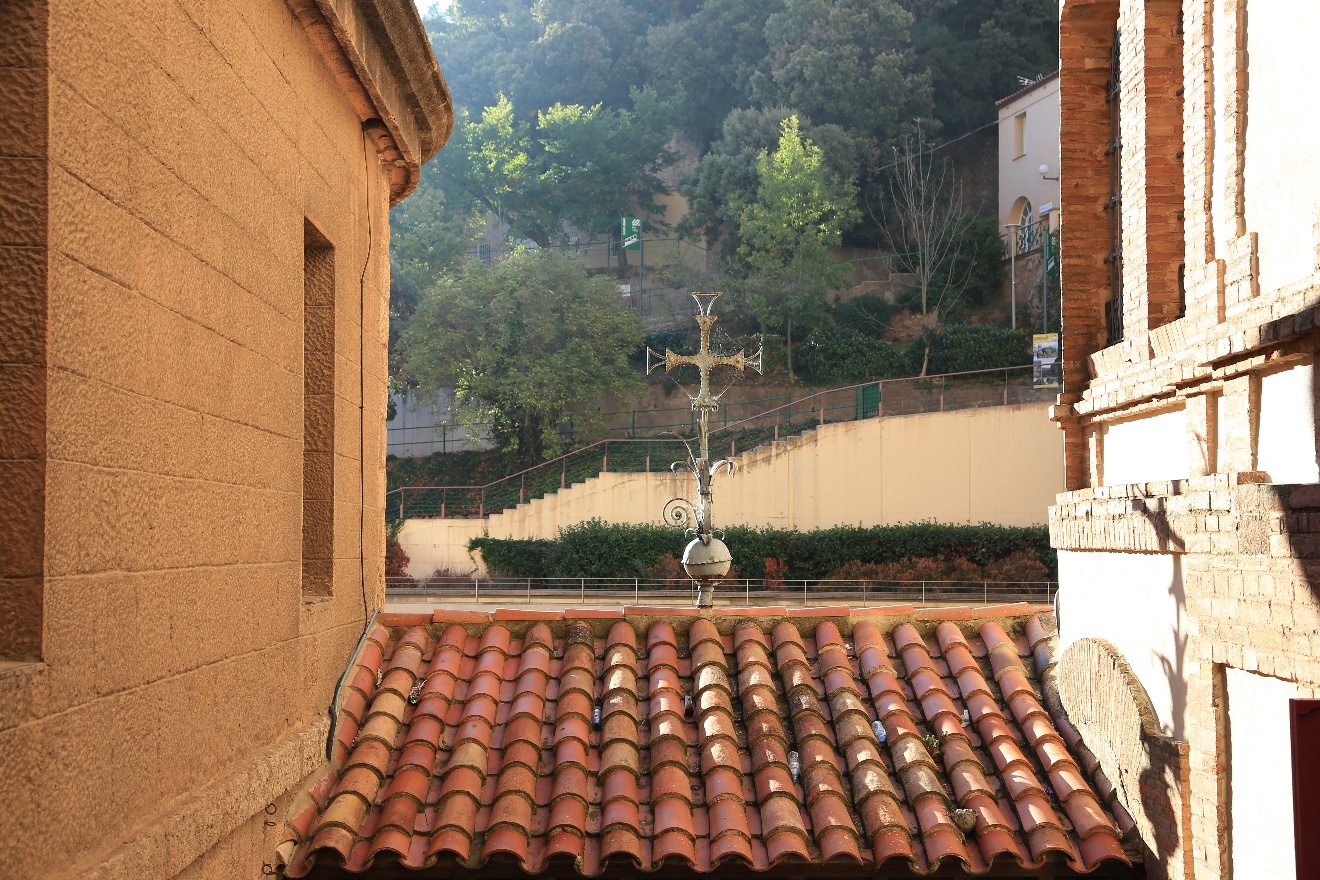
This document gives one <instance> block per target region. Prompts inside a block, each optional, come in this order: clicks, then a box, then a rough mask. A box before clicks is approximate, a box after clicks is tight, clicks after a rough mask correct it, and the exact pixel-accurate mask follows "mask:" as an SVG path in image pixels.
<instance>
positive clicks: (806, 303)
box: [738, 116, 857, 381]
mask: <svg viewBox="0 0 1320 880" xmlns="http://www.w3.org/2000/svg"><path fill="white" fill-rule="evenodd" d="M756 175H757V178H758V179H759V181H760V183H759V186H758V188H757V192H756V199H755V200H754V201H752V202H749V203H747V204H745V205H741V206H740V208H739V211H738V219H739V225H740V233H741V237H742V240H743V245H742V247H741V248H740V249H739V256H740V257H741V259H742V260H743V261H744V262H745V265H746V268H747V270H748V273H747V288H746V290H747V299H748V302H749V304H750V305H751V307H752V311H753V312H754V313H755V314H756V317H757V319H758V320H759V321H760V322H761V324H762V326H763V327H765V328H773V329H778V328H779V327H783V328H784V352H785V357H786V358H787V362H788V376H789V380H790V381H791V380H793V379H794V375H793V325H794V323H797V324H798V325H799V326H802V325H804V324H810V323H814V322H817V321H819V320H820V319H821V318H823V317H825V316H826V314H827V309H828V293H829V291H831V290H834V289H837V288H839V287H841V286H842V285H843V284H844V282H845V281H846V280H847V278H848V276H849V275H851V267H850V266H849V265H848V264H846V263H842V264H841V263H833V262H831V261H830V251H831V249H832V248H835V247H837V246H838V244H839V241H840V239H841V237H842V234H843V230H844V229H846V228H847V227H848V226H849V225H851V224H852V223H853V222H854V221H855V219H856V216H857V210H856V208H855V207H854V206H853V199H854V196H855V190H854V188H853V186H852V184H850V183H847V182H844V181H840V180H839V179H838V178H837V177H836V176H835V175H833V174H831V173H830V171H829V169H828V168H826V167H825V165H824V162H823V160H822V157H821V150H820V148H819V147H817V146H816V145H815V144H813V143H811V141H809V140H804V139H803V138H802V134H801V132H800V131H799V130H798V120H797V117H796V116H790V117H789V118H788V119H786V120H785V121H784V124H783V129H782V134H781V136H780V138H779V146H778V147H777V148H776V149H775V151H774V152H773V153H771V152H768V151H767V152H764V153H762V154H761V155H760V157H758V159H757V162H756Z"/></svg>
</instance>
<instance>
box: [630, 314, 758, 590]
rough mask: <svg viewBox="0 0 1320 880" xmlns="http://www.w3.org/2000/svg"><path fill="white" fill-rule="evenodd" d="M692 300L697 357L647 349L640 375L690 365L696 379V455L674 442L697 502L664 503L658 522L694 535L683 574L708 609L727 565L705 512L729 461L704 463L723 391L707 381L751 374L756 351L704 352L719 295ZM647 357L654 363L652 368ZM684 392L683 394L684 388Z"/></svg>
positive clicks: (725, 553) (725, 554) (724, 550)
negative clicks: (727, 371) (722, 374)
mask: <svg viewBox="0 0 1320 880" xmlns="http://www.w3.org/2000/svg"><path fill="white" fill-rule="evenodd" d="M692 298H693V299H694V300H696V302H697V314H696V315H695V316H694V317H695V318H696V319H697V324H698V325H699V326H700V327H701V346H700V347H699V348H698V349H697V353H696V354H694V355H690V356H689V355H679V354H675V353H674V352H672V351H670V350H669V349H665V356H664V358H663V359H661V357H660V355H658V354H656V353H655V352H654V351H651V349H650V348H649V347H648V348H647V349H646V372H647V373H648V374H649V373H651V372H652V371H654V370H655V369H657V368H658V367H660V366H663V367H664V368H665V372H666V373H667V372H669V371H670V370H673V369H674V368H676V367H688V366H690V367H696V368H697V372H698V374H699V377H700V380H701V384H700V387H699V388H698V391H697V393H696V394H695V395H693V394H692V393H690V392H688V397H689V398H690V399H691V401H692V411H693V412H694V413H696V416H697V451H695V452H694V451H693V449H692V446H691V444H689V443H688V441H687V440H686V439H685V438H683V437H679V439H680V440H683V445H684V446H686V447H687V452H688V461H687V466H688V468H689V469H690V470H691V471H692V473H693V475H694V476H696V478H697V501H696V503H695V504H694V503H692V502H691V501H689V500H688V499H686V498H673V499H670V500H669V501H668V502H667V503H666V504H665V507H664V518H665V520H666V521H667V522H671V523H674V524H675V525H680V526H687V529H686V531H687V532H688V534H692V535H695V536H696V537H694V538H693V540H692V542H691V543H690V544H688V546H687V549H686V550H684V551H683V570H684V571H686V572H687V573H688V575H689V576H690V577H691V578H692V579H693V580H694V581H696V582H697V584H698V585H699V589H698V592H697V604H698V605H710V604H711V603H712V599H713V593H714V589H715V584H717V583H719V581H720V580H721V579H722V578H723V577H724V575H726V574H728V571H729V565H730V564H731V563H732V561H733V558H732V556H731V555H730V553H729V548H728V547H726V546H725V545H724V542H723V541H721V540H720V539H719V538H716V537H715V535H714V531H713V529H712V528H711V512H712V509H713V506H714V502H713V499H712V495H711V478H712V477H714V476H715V472H716V471H718V470H719V469H720V468H722V467H724V468H727V470H728V472H729V473H733V462H732V461H727V460H723V459H722V460H720V461H717V462H714V463H712V462H711V460H710V432H709V426H708V424H707V419H708V418H709V416H710V415H711V413H713V412H715V411H716V410H718V409H719V399H720V397H721V396H722V395H723V394H724V392H723V391H721V392H720V393H719V394H712V393H711V390H710V376H711V372H712V371H713V370H715V368H716V367H732V368H734V369H736V370H737V371H738V372H739V373H741V372H742V371H743V370H744V369H752V370H756V372H758V373H760V372H761V354H762V350H761V349H758V350H757V352H756V354H754V355H751V356H744V355H743V353H742V352H741V351H740V352H738V353H737V354H735V355H718V354H715V353H714V352H713V351H711V348H710V333H711V329H712V328H713V327H714V326H715V322H716V321H718V320H719V318H718V316H716V315H712V314H711V307H712V306H713V305H714V304H715V300H717V299H719V298H720V294H718V293H706V292H694V293H693V294H692ZM652 358H654V359H655V362H654V363H652V360H651V359H652ZM680 387H681V386H680ZM684 391H685V392H686V391H687V389H684ZM667 433H668V432H667ZM674 436H678V435H677V434H675V435H674ZM681 464H682V462H677V461H676V462H674V463H673V464H672V465H671V466H670V469H671V470H676V469H677V468H678V467H679V466H680V465H681Z"/></svg>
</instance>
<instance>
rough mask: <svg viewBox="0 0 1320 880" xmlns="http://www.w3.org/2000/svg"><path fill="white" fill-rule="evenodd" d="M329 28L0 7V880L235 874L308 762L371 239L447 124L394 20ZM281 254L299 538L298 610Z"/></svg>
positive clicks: (362, 526)
mask: <svg viewBox="0 0 1320 880" xmlns="http://www.w3.org/2000/svg"><path fill="white" fill-rule="evenodd" d="M293 5H298V4H293ZM361 5H363V4H360V3H352V2H345V3H339V4H326V7H327V8H328V9H331V12H329V13H327V14H339V15H347V16H349V17H352V18H354V21H353V25H354V27H353V29H352V31H351V32H350V31H349V30H347V29H344V28H341V29H340V31H335V30H334V29H333V28H331V27H330V25H329V24H328V23H327V22H326V21H325V20H320V23H319V26H318V27H319V30H318V28H317V27H312V25H314V24H315V22H311V24H309V21H311V17H313V16H314V15H319V14H320V13H317V12H315V9H316V5H315V4H303V6H304V8H302V9H301V10H300V11H298V12H297V13H295V11H294V10H293V9H291V8H290V6H289V5H286V4H284V3H282V2H278V0H243V2H235V3H214V2H209V0H206V2H202V0H167V2H163V3H156V4H151V7H150V10H149V11H147V10H144V8H143V7H142V5H141V4H133V3H125V2H113V0H112V2H104V3H63V4H47V3H44V2H20V3H18V4H17V5H15V4H8V5H7V6H6V8H5V12H4V15H3V17H4V20H5V21H4V26H3V27H0V47H3V49H4V50H5V51H4V52H3V57H4V61H2V62H0V65H2V66H0V96H2V97H3V99H4V100H2V101H0V121H2V122H3V123H4V124H3V125H0V284H3V285H4V287H3V291H0V323H3V325H4V327H5V328H6V329H5V331H4V332H0V481H3V483H4V484H5V487H6V489H5V491H4V492H3V493H0V495H2V496H3V500H0V796H3V799H4V800H5V801H6V802H7V803H9V804H11V805H17V807H16V808H15V809H10V810H7V811H5V814H4V816H3V817H0V866H3V867H2V868H0V874H3V875H5V876H7V877H8V876H14V877H25V878H42V877H54V876H61V877H64V876H79V877H105V878H110V877H125V878H128V877H132V878H134V880H138V878H147V877H170V876H174V875H176V874H177V873H179V872H181V871H185V870H189V871H191V874H189V876H216V877H221V876H224V877H238V876H249V877H255V876H259V875H260V873H261V866H262V860H260V859H259V858H257V857H256V855H255V854H256V853H257V852H258V851H260V850H262V849H265V850H266V851H268V852H272V851H273V846H274V842H273V841H266V840H265V838H264V833H265V832H264V829H265V825H264V824H263V820H264V818H265V813H264V810H265V809H266V807H267V805H268V804H271V803H274V802H277V801H279V800H280V799H281V798H282V797H283V795H284V793H285V792H286V791H287V790H288V789H290V788H291V787H293V786H295V785H296V784H297V783H298V782H299V781H300V780H301V779H302V777H303V776H304V775H305V774H307V773H308V772H310V771H312V770H313V769H314V768H315V767H316V766H317V764H318V763H319V762H320V761H321V760H322V759H323V757H324V754H325V752H324V749H325V741H326V728H327V722H326V719H327V717H328V715H327V707H328V705H329V703H330V702H331V699H332V695H333V693H334V689H335V684H336V681H337V679H338V676H339V674H340V672H341V671H342V669H343V667H344V664H345V662H346V658H348V657H349V656H350V653H351V650H352V648H353V646H354V644H355V643H356V641H357V639H358V637H359V636H360V634H361V633H362V631H363V628H364V625H365V622H366V619H367V617H368V616H369V614H370V613H371V610H372V609H373V608H376V607H379V606H380V604H381V602H382V599H383V591H384V566H383V560H384V529H383V510H382V506H383V499H384V455H385V449H384V445H385V432H384V422H385V405H386V393H385V388H386V338H387V322H388V315H387V298H388V286H389V282H388V271H389V270H388V234H389V226H388V210H389V206H390V204H391V201H393V200H396V199H397V198H401V197H402V196H403V195H405V194H406V192H407V191H408V189H409V188H410V186H409V180H410V179H411V180H412V181H413V182H415V172H416V171H417V167H418V166H419V165H420V162H421V161H424V160H425V159H426V158H429V156H430V155H431V154H433V153H434V152H435V150H436V149H437V148H438V146H439V144H440V143H442V142H443V139H444V137H445V136H446V135H447V125H448V123H449V122H450V121H451V120H450V119H449V118H448V117H447V116H446V115H445V114H447V113H448V105H447V94H446V95H444V98H445V101H446V103H443V104H437V103H436V94H438V93H437V92H436V89H438V90H439V91H440V92H443V90H444V83H443V80H442V79H441V78H440V74H439V70H438V68H437V67H436V65H435V61H434V58H433V57H432V56H431V54H430V49H429V46H428V44H427V42H426V38H425V34H424V32H423V31H422V28H421V25H420V21H419V20H418V19H417V12H416V10H415V8H414V7H413V5H412V4H411V3H410V2H405V0H383V2H374V3H372V4H371V9H372V12H371V15H372V16H375V17H374V18H372V19H371V20H370V21H366V20H362V19H360V16H361V15H362V14H363V12H362V10H361V9H360V8H358V7H359V6H361ZM341 24H342V22H341ZM309 28H310V30H309ZM409 28H411V30H409ZM336 33H338V34H339V35H340V36H339V37H337V36H336ZM401 34H402V35H403V36H404V37H410V39H411V42H409V41H408V40H404V39H401V38H400V35H401ZM318 35H319V36H318ZM314 37H317V38H316V39H314ZM340 37H342V38H343V39H345V40H350V39H352V40H357V41H358V42H357V43H356V44H354V45H353V46H351V47H350V48H351V49H352V51H347V50H345V51H343V52H342V57H341V56H333V57H331V56H330V55H329V54H328V53H330V52H331V50H333V49H335V47H336V46H337V45H338V43H337V42H336V41H337V40H338V39H340ZM391 40H394V41H395V42H394V43H393V45H391V42H390V41H391ZM387 50H388V51H387ZM423 54H424V56H425V58H424V59H423ZM328 59H329V60H328ZM419 59H421V60H419ZM357 62H363V63H364V65H365V64H366V63H368V62H369V63H370V65H372V70H373V72H374V75H375V76H376V77H377V82H376V83H375V86H377V87H378V89H377V92H376V94H377V98H376V100H377V101H378V102H379V104H380V106H379V107H375V106H373V105H371V104H370V103H363V101H364V100H365V95H366V91H365V90H364V89H363V87H362V85H361V83H360V82H359V83H358V84H357V91H356V92H354V91H353V90H352V89H349V88H347V85H348V84H351V82H355V80H353V77H354V76H355V72H356V71H358V67H357V66H356V63H357ZM364 69H365V68H364ZM427 83H429V85H427ZM423 86H426V88H429V89H430V90H431V91H430V92H427V91H426V88H423ZM382 96H383V97H382ZM423 102H429V103H425V104H424V103H423ZM364 108H365V109H366V110H367V111H370V112H371V113H373V114H378V115H379V117H383V119H382V118H377V116H372V118H366V117H364V112H363V111H364ZM381 108H383V109H381ZM428 126H429V128H428ZM400 132H403V133H405V134H408V135H409V136H410V137H412V138H413V140H412V141H410V142H406V143H402V142H401V136H400V134H399V133H400ZM410 175H411V177H410ZM308 223H310V224H311V225H313V226H314V227H315V228H316V229H317V230H320V231H321V232H322V233H323V234H324V237H325V239H326V241H327V242H328V243H329V244H331V245H333V259H334V265H333V267H327V268H333V272H332V273H328V272H327V273H324V274H326V275H328V277H331V278H332V283H331V285H330V287H329V288H327V291H326V292H327V294H328V295H329V296H330V297H332V299H333V309H332V314H333V320H334V326H333V327H332V328H323V329H325V331H326V332H324V333H322V334H321V335H320V338H322V339H329V340H332V343H331V346H330V348H329V349H325V347H324V346H323V347H322V348H323V349H324V350H321V351H318V350H317V345H316V344H314V345H313V346H312V348H311V350H312V353H313V355H314V356H315V355H320V356H321V357H322V359H323V360H326V359H330V360H332V361H333V366H332V367H331V368H327V369H325V370H323V371H321V372H322V374H323V375H326V376H330V377H332V382H331V383H329V384H328V385H327V387H325V388H323V389H322V388H318V389H317V391H318V392H321V391H324V393H325V394H326V395H328V396H331V397H333V399H334V406H333V407H330V408H328V411H329V412H333V417H332V418H331V419H330V420H329V421H328V422H327V423H326V424H325V425H324V426H323V427H324V429H325V432H326V433H328V435H329V436H331V437H333V446H332V449H333V454H332V456H330V459H329V460H327V461H325V462H322V464H324V465H325V467H324V468H322V469H321V470H322V471H324V473H319V472H318V473H319V476H318V479H317V481H316V482H317V484H318V485H319V486H333V492H332V494H330V495H329V496H327V497H326V498H325V499H323V500H324V501H325V502H326V504H327V505H331V506H333V517H332V519H333V530H332V533H331V534H330V535H328V536H327V537H328V540H327V541H326V542H325V543H324V547H323V548H320V549H324V552H325V554H326V563H327V564H326V566H325V574H326V579H325V581H324V583H323V584H321V585H320V586H318V588H317V589H313V590H310V591H306V592H305V591H304V590H303V589H302V581H303V552H302V551H303V540H302V523H303V510H304V501H303V499H304V485H303V479H304V467H303V464H304V454H303V452H304V431H303V424H304V415H305V412H304V374H305V369H306V365H307V363H308V358H307V352H308V346H307V342H308V340H307V339H306V338H305V334H304V289H303V280H304V278H303V276H304V228H305V224H308ZM327 311H331V310H329V309H327ZM11 329H12V330H13V331H14V332H10V331H11ZM312 341H313V343H316V340H312ZM313 360H314V358H313ZM327 446H328V444H327ZM331 476H332V477H333V479H331ZM57 829H58V831H57ZM213 852H215V853H226V854H229V855H225V856H224V858H229V857H230V855H233V857H234V859H236V860H237V861H234V862H232V863H224V862H217V864H216V865H214V866H212V865H208V858H209V856H208V853H213ZM234 854H241V857H240V855H234ZM239 863H241V869H240V870H230V869H229V868H228V867H226V865H227V864H228V865H229V866H230V867H232V866H233V865H234V864H239Z"/></svg>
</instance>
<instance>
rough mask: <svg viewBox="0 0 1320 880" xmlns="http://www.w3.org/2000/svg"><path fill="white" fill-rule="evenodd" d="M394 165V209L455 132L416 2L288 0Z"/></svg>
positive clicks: (389, 163)
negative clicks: (423, 166) (422, 170)
mask: <svg viewBox="0 0 1320 880" xmlns="http://www.w3.org/2000/svg"><path fill="white" fill-rule="evenodd" d="M286 2H287V3H288V6H289V8H290V9H291V10H292V11H293V13H294V16H295V17H296V18H297V20H298V22H299V24H301V25H302V27H303V30H304V31H305V32H306V33H307V36H308V39H310V40H311V42H312V45H313V46H314V47H315V48H316V50H317V52H318V53H319V54H320V56H321V59H322V61H323V62H324V63H325V65H326V67H327V68H329V70H330V72H331V74H332V75H333V76H334V78H335V81H336V83H337V84H338V85H339V88H340V90H341V91H342V92H343V94H344V96H345V98H347V99H348V102H349V104H350V105H351V106H352V107H353V110H354V112H355V113H357V115H358V118H359V119H360V120H361V121H362V123H363V126H364V128H365V129H366V131H367V133H368V134H369V135H370V136H371V138H372V140H373V141H374V146H375V149H376V153H377V155H378V156H379V157H380V159H381V161H382V162H383V163H385V164H386V165H387V176H388V178H389V182H390V204H391V205H393V204H397V203H398V202H399V201H401V200H402V199H403V198H405V197H406V196H407V195H408V194H409V193H411V192H412V191H413V190H414V189H416V188H417V182H418V180H419V179H420V177H421V169H422V164H423V163H425V162H426V161H427V160H428V159H430V158H431V157H432V156H434V155H435V154H436V153H438V152H439V151H440V148H441V147H443V146H444V145H445V142H446V141H447V140H448V139H449V134H450V132H451V131H452V130H453V126H454V112H453V102H452V100H451V99H450V95H449V86H448V85H447V84H446V83H445V78H444V75H443V74H442V73H441V72H440V65H439V64H438V63H437V62H436V59H435V53H434V52H432V51H431V44H430V41H429V39H428V38H427V36H426V29H425V28H424V27H423V25H422V20H421V17H420V15H418V12H417V8H416V6H415V5H414V4H413V3H412V0H286Z"/></svg>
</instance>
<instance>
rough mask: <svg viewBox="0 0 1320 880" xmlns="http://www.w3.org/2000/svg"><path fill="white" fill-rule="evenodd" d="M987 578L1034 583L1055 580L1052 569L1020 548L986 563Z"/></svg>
mask: <svg viewBox="0 0 1320 880" xmlns="http://www.w3.org/2000/svg"><path fill="white" fill-rule="evenodd" d="M985 579H986V580H988V581H1001V582H1004V583H1014V582H1016V583H1032V582H1039V581H1048V580H1053V577H1052V576H1051V574H1050V570H1049V569H1048V568H1046V567H1045V565H1044V564H1043V563H1042V562H1041V561H1040V559H1039V558H1038V557H1036V556H1035V555H1033V554H1031V553H1027V552H1025V551H1022V550H1019V551H1017V552H1016V553H1010V554H1008V555H1007V556H1005V557H1004V558H1003V559H994V560H991V561H990V562H988V563H986V565H985Z"/></svg>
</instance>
